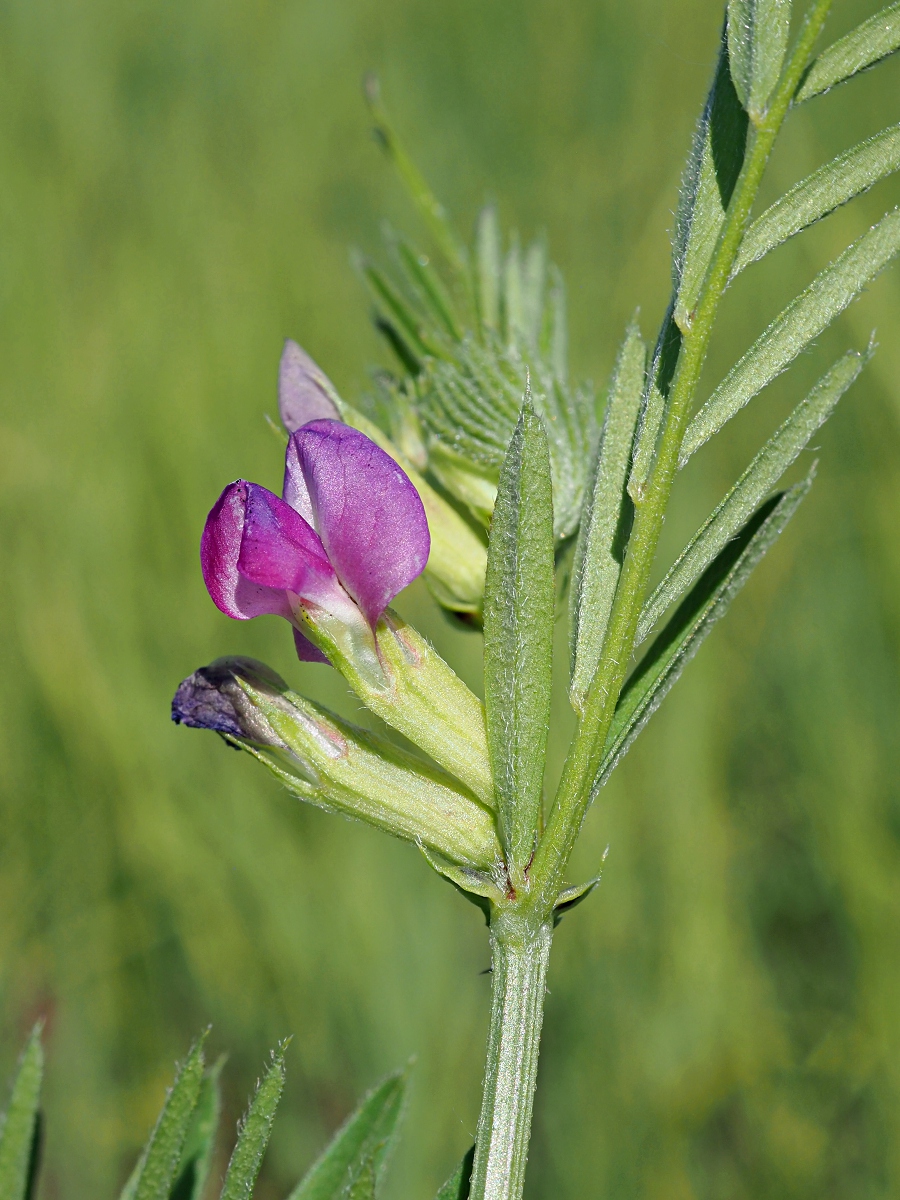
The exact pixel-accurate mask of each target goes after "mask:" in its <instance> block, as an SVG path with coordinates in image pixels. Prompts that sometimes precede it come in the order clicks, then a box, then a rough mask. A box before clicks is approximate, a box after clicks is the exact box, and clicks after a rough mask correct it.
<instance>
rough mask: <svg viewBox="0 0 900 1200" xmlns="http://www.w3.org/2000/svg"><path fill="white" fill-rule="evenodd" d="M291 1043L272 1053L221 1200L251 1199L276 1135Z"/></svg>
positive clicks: (254, 1098) (246, 1121) (244, 1124)
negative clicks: (276, 1117)
mask: <svg viewBox="0 0 900 1200" xmlns="http://www.w3.org/2000/svg"><path fill="white" fill-rule="evenodd" d="M287 1047H288V1042H287V1041H285V1042H282V1043H281V1045H280V1046H279V1047H278V1049H277V1050H273V1051H272V1062H271V1064H270V1065H269V1069H268V1070H267V1071H266V1073H265V1075H264V1076H263V1080H262V1083H260V1085H259V1087H258V1088H257V1089H256V1095H255V1096H254V1097H253V1100H252V1101H251V1103H250V1107H249V1108H248V1109H247V1115H246V1116H245V1117H244V1119H243V1121H242V1122H241V1126H240V1132H239V1134H238V1140H237V1143H236V1145H235V1147H234V1150H233V1151H232V1154H231V1161H230V1162H229V1163H228V1170H227V1171H226V1172H225V1182H224V1183H223V1184H222V1192H221V1196H220V1200H250V1197H251V1196H252V1195H253V1185H254V1184H255V1183H256V1177H257V1175H258V1174H259V1168H260V1167H261V1166H262V1160H263V1155H264V1154H265V1152H266V1147H267V1146H268V1144H269V1138H270V1136H271V1134H272V1125H273V1123H274V1121H275V1112H276V1110H277V1108H278V1102H279V1100H280V1099H281V1093H282V1090H283V1089H284V1053H285V1050H287Z"/></svg>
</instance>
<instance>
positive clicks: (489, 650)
mask: <svg viewBox="0 0 900 1200" xmlns="http://www.w3.org/2000/svg"><path fill="white" fill-rule="evenodd" d="M555 608H556V592H555V585H554V577H553V499H552V489H551V482H550V452H549V448H548V446H547V435H546V433H545V432H544V424H543V421H541V419H540V417H538V416H537V414H536V413H535V412H534V410H533V409H532V407H531V405H530V403H528V402H526V404H525V406H524V407H523V409H522V412H521V415H520V417H519V420H518V423H517V425H516V428H515V432H514V433H513V436H512V439H511V441H510V443H509V449H508V451H507V454H506V459H505V460H504V463H503V466H502V468H501V470H500V482H499V486H498V488H497V502H496V504H495V506H494V517H493V521H492V523H491V533H490V542H489V544H488V561H487V575H486V577H485V585H484V693H485V706H486V714H487V732H488V749H489V751H490V756H491V766H492V768H493V772H494V789H495V794H496V807H497V817H498V825H499V831H500V840H501V842H502V844H503V849H504V851H505V852H506V858H507V862H508V863H509V865H510V868H511V869H512V871H513V882H514V883H515V882H516V879H517V878H521V877H522V876H523V873H524V869H525V867H526V866H527V864H528V863H529V861H530V860H531V856H532V854H533V852H534V839H535V836H536V834H537V827H538V821H539V817H540V808H541V789H542V786H543V780H544V761H545V758H546V753H547V730H548V725H549V720H550V688H551V669H552V663H553V624H554V618H555Z"/></svg>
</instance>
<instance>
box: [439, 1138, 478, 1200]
mask: <svg viewBox="0 0 900 1200" xmlns="http://www.w3.org/2000/svg"><path fill="white" fill-rule="evenodd" d="M474 1161H475V1147H474V1146H470V1147H469V1149H468V1150H467V1151H466V1153H465V1154H464V1155H463V1158H462V1161H461V1162H460V1164H459V1166H458V1167H457V1168H456V1170H455V1171H454V1172H453V1174H452V1175H451V1176H450V1178H449V1179H448V1180H447V1182H446V1183H445V1184H444V1186H443V1187H442V1188H441V1190H440V1191H439V1192H438V1194H437V1195H436V1196H435V1198H434V1200H469V1180H470V1179H471V1176H472V1163H473V1162H474Z"/></svg>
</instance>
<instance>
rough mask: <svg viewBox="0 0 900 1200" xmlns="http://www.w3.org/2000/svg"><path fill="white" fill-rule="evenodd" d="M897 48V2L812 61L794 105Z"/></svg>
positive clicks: (899, 37) (899, 12) (899, 35)
mask: <svg viewBox="0 0 900 1200" xmlns="http://www.w3.org/2000/svg"><path fill="white" fill-rule="evenodd" d="M898 49H900V2H898V3H896V4H889V5H888V6H887V8H883V9H882V10H881V12H878V13H876V14H875V16H874V17H869V19H868V21H863V23H862V25H857V27H856V29H854V30H852V32H850V33H848V34H847V35H846V37H842V38H841V39H840V40H839V41H837V42H835V43H834V44H833V45H831V46H829V47H828V48H827V49H826V50H823V51H822V53H821V54H820V55H819V56H818V57H817V58H816V59H815V60H814V61H813V63H812V64H811V65H810V68H809V70H808V71H807V72H806V75H805V76H804V77H803V80H802V82H801V84H800V87H799V88H798V89H797V95H796V102H797V103H798V104H799V103H802V101H804V100H811V99H812V97H813V96H819V95H821V93H822V92H827V91H828V90H829V88H833V87H836V86H837V85H838V84H839V83H844V82H845V81H846V80H848V79H852V78H853V76H854V75H858V74H859V72H860V71H865V70H867V69H868V68H869V67H874V66H875V64H876V63H879V62H881V60H882V59H883V58H887V56H888V55H889V54H893V53H894V51H895V50H898Z"/></svg>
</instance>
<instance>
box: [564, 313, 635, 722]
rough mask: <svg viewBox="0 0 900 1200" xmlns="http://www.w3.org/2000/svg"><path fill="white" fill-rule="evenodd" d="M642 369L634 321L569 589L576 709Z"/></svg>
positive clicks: (608, 560) (605, 608)
mask: <svg viewBox="0 0 900 1200" xmlns="http://www.w3.org/2000/svg"><path fill="white" fill-rule="evenodd" d="M646 368H647V347H646V345H645V344H644V340H643V338H642V337H641V333H640V330H639V329H638V326H637V324H636V323H635V322H633V323H632V324H631V325H630V326H629V328H628V332H627V333H626V335H625V340H624V342H623V343H622V348H621V349H620V351H619V358H618V361H617V363H616V369H615V372H614V374H613V378H612V382H611V383H610V388H609V398H608V400H607V403H606V416H605V418H604V422H603V432H602V434H601V440H600V452H599V454H598V455H597V459H596V463H595V467H594V478H593V481H592V486H591V487H590V488H589V489H588V491H587V492H586V494H585V505H584V511H583V513H582V517H581V527H580V529H579V533H578V542H577V544H576V547H575V562H574V565H573V569H572V584H571V591H570V593H569V605H570V633H571V659H572V678H571V682H570V684H569V698H570V700H571V702H572V705H573V707H574V708H575V709H576V711H580V710H581V707H582V704H583V702H584V696H585V693H586V692H587V689H588V687H589V685H590V682H591V680H592V679H593V677H594V672H595V670H596V669H597V663H598V661H599V659H600V651H601V650H602V648H603V638H604V636H605V634H606V625H607V622H608V621H609V614H610V610H611V609H612V603H613V598H614V597H615V594H616V585H617V584H618V582H619V572H620V570H621V567H622V558H623V555H624V551H625V547H626V545H627V535H628V530H627V525H628V524H629V517H630V512H631V501H630V499H629V497H628V495H627V493H626V491H625V484H626V481H627V479H628V470H629V467H630V465H631V448H632V442H633V440H634V430H635V425H636V423H637V419H638V413H639V411H640V406H641V396H642V394H643V390H644V379H645V374H646Z"/></svg>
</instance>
